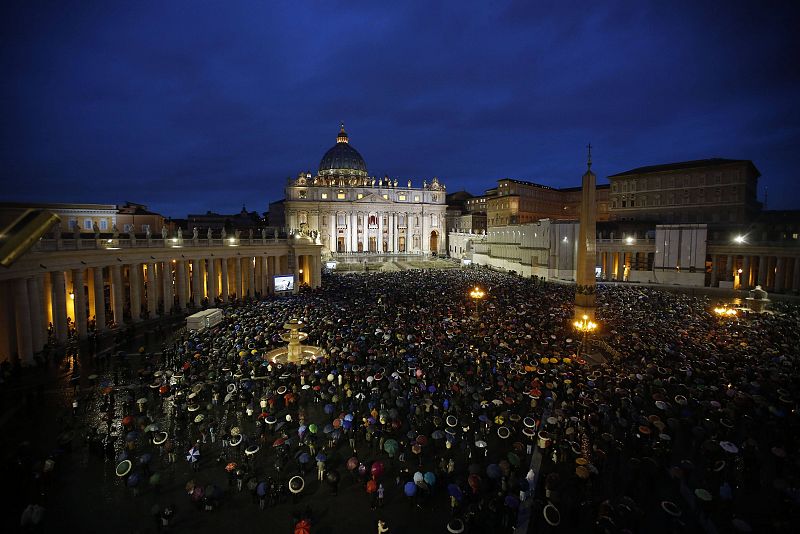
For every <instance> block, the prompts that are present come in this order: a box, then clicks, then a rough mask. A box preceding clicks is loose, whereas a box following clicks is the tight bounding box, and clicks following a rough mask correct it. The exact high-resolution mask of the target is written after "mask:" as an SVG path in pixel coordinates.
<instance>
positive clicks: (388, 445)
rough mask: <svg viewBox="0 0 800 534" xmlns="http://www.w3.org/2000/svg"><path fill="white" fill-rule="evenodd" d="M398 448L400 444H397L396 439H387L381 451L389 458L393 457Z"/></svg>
mask: <svg viewBox="0 0 800 534" xmlns="http://www.w3.org/2000/svg"><path fill="white" fill-rule="evenodd" d="M399 448H400V444H399V443H397V440H396V439H387V440H386V441H385V442H384V443H383V450H384V451H386V454H388V455H389V457H392V456H394V455H395V454H396V453H397V450H398V449H399Z"/></svg>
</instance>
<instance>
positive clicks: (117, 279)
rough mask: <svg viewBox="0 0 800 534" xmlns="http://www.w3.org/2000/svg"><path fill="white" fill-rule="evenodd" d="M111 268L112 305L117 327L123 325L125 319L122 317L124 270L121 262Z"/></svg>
mask: <svg viewBox="0 0 800 534" xmlns="http://www.w3.org/2000/svg"><path fill="white" fill-rule="evenodd" d="M110 269H111V307H112V309H113V313H114V323H116V325H117V327H122V326H123V325H124V324H125V320H124V319H123V317H122V303H123V300H122V299H123V297H122V295H123V288H122V271H121V270H120V266H119V264H115V265H112V266H111V267H110Z"/></svg>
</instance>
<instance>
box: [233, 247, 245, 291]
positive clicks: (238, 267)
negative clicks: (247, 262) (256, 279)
mask: <svg viewBox="0 0 800 534" xmlns="http://www.w3.org/2000/svg"><path fill="white" fill-rule="evenodd" d="M233 270H234V273H235V275H234V276H235V278H234V279H235V280H236V283H235V286H234V288H233V292H234V293H235V294H236V296H237V297H238V298H242V297H243V296H244V294H243V293H242V260H241V258H239V257H238V256H237V257H236V258H234V259H233Z"/></svg>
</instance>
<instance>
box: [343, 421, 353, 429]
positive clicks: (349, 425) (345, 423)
mask: <svg viewBox="0 0 800 534" xmlns="http://www.w3.org/2000/svg"><path fill="white" fill-rule="evenodd" d="M342 428H344V429H345V430H350V429H351V428H353V422H352V421H348V420H347V419H345V420H344V421H342Z"/></svg>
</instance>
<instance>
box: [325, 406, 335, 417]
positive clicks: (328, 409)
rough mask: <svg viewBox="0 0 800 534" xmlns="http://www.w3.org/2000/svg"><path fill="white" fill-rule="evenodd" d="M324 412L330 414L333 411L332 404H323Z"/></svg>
mask: <svg viewBox="0 0 800 534" xmlns="http://www.w3.org/2000/svg"><path fill="white" fill-rule="evenodd" d="M325 413H326V414H328V415H330V414H332V413H333V404H326V405H325Z"/></svg>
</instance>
